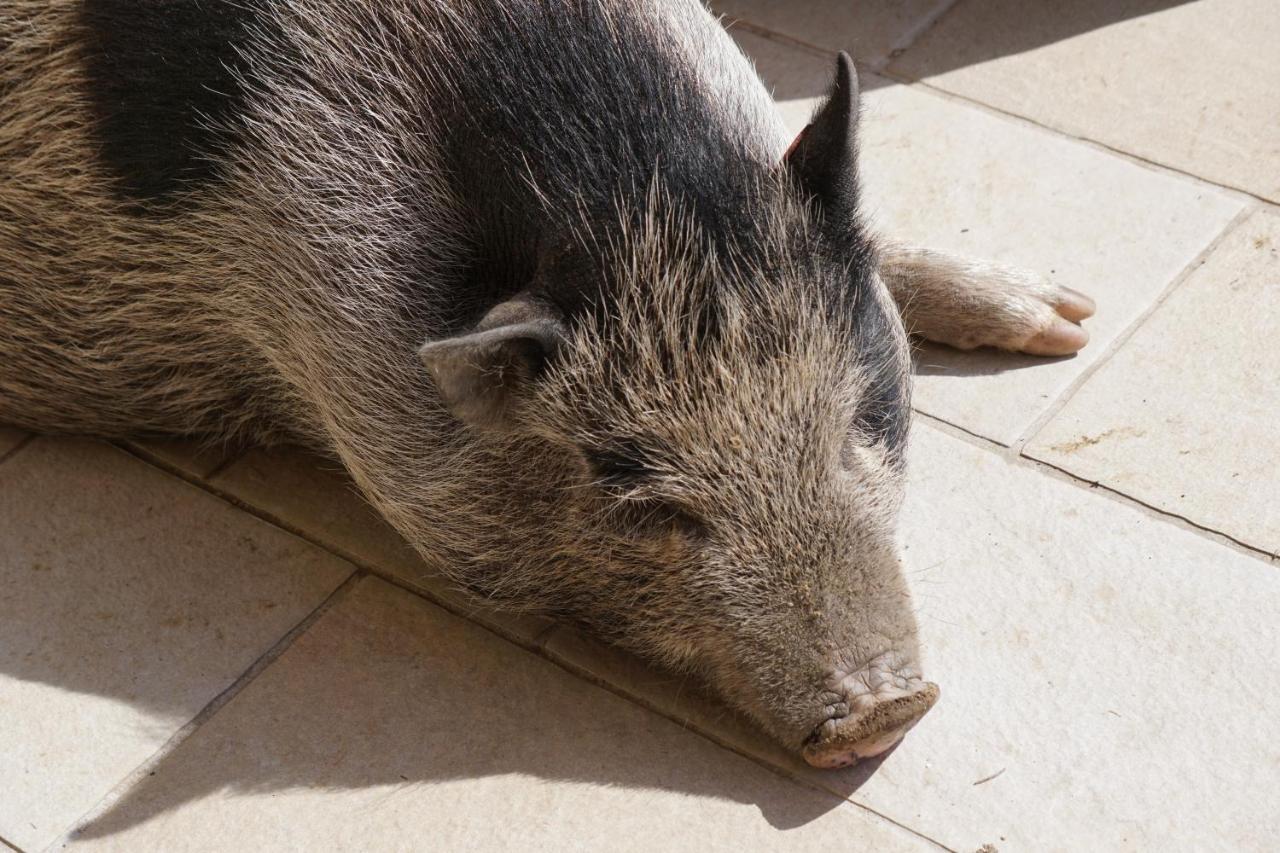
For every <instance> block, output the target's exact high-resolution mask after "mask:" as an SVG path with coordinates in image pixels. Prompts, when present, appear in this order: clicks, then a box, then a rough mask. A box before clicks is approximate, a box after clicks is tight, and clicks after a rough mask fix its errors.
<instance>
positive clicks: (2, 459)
mask: <svg viewBox="0 0 1280 853" xmlns="http://www.w3.org/2000/svg"><path fill="white" fill-rule="evenodd" d="M35 440H36V435H35V433H32V432H29V433H27V434H26V435H24V436H23V437H22V438H20V439H18V441H17V443H16V444H14V445H13V447H10V448H9V449H8V450H6V451H5V452H4V453H0V465H3V464H4V463H6V462H8V461H9V460H10V459H12V458H13V457H15V456H17V455H18V451H20V450H22V448H24V447H26V446H27V445H28V444H30V443H31V442H33V441H35ZM0 840H3V839H0ZM5 843H8V842H5Z"/></svg>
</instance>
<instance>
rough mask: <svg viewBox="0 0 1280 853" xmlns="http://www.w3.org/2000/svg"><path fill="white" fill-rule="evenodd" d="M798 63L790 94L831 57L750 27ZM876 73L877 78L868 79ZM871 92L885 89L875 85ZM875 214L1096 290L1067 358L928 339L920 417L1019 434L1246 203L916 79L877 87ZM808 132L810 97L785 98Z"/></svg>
mask: <svg viewBox="0 0 1280 853" xmlns="http://www.w3.org/2000/svg"><path fill="white" fill-rule="evenodd" d="M740 41H741V42H742V44H743V45H744V47H745V48H746V49H747V50H748V51H749V52H752V53H759V54H760V55H762V56H766V57H768V59H767V62H763V63H762V66H765V67H779V66H783V65H784V63H783V61H782V60H781V59H780V58H779V55H778V54H779V52H784V51H785V52H788V53H789V55H790V57H791V59H790V62H789V63H785V65H786V67H787V68H788V72H787V73H788V74H789V75H790V77H789V78H788V81H789V82H788V83H787V86H786V88H788V89H797V88H803V87H802V85H801V84H799V83H797V82H795V81H793V80H791V79H790V78H791V77H796V76H799V75H802V74H804V73H805V70H806V69H807V71H808V73H809V74H812V75H815V76H817V77H822V78H824V79H825V78H826V76H827V75H829V74H830V69H829V68H828V67H827V63H826V62H824V61H823V60H820V59H815V58H813V57H810V56H808V55H806V54H804V53H802V52H800V51H797V50H792V49H790V48H787V47H785V46H782V45H778V44H776V43H772V42H768V41H767V40H764V39H759V38H755V37H751V36H741V37H740ZM864 76H866V77H867V78H868V79H872V78H871V77H870V75H864ZM868 88H871V87H868ZM864 102H865V109H864V112H863V118H862V125H861V128H860V129H861V135H862V155H861V157H862V159H861V167H860V172H861V175H862V178H863V182H864V185H865V194H864V199H865V201H864V208H865V209H866V211H867V212H868V214H869V216H870V217H871V220H872V222H873V224H874V225H875V226H876V227H877V228H878V229H879V230H880V231H882V232H883V233H885V234H890V235H893V236H895V237H897V238H900V239H905V240H912V241H915V242H918V243H921V244H923V245H927V246H932V247H935V248H939V249H946V250H949V251H953V252H958V253H961V254H965V255H969V256H972V257H977V258H985V259H990V260H995V261H1000V262H1002V263H1008V264H1013V265H1016V266H1021V267H1026V268H1028V269H1031V270H1035V271H1038V272H1040V273H1042V274H1044V275H1046V276H1048V277H1049V278H1050V279H1051V280H1053V281H1055V282H1058V283H1060V284H1064V285H1067V286H1068V287H1074V288H1076V289H1077V290H1081V291H1084V292H1085V293H1088V294H1090V295H1092V296H1093V297H1095V298H1096V299H1097V302H1098V314H1097V316H1096V317H1095V318H1093V319H1091V320H1089V321H1086V325H1087V327H1088V328H1089V332H1090V335H1091V336H1092V341H1091V342H1090V344H1089V346H1088V347H1086V348H1085V349H1084V351H1083V352H1081V353H1080V354H1079V355H1078V356H1076V357H1074V358H1069V359H1056V360H1047V359H1037V358H1032V357H1030V356H1015V355H1009V354H1005V353H999V352H996V351H993V350H984V351H978V352H970V353H961V352H956V351H953V350H948V349H945V348H941V347H933V346H926V347H924V348H922V349H921V350H920V351H919V352H918V354H917V359H916V364H917V371H916V372H917V380H916V405H917V407H918V408H920V409H921V410H922V411H925V412H928V413H929V414H931V415H936V416H937V417H940V418H943V419H944V420H947V421H949V422H951V423H954V424H957V425H959V426H962V427H964V428H965V429H967V430H969V431H971V432H975V433H978V434H980V435H983V436H986V437H988V438H991V439H994V440H996V441H1000V442H1003V443H1012V442H1013V441H1014V440H1016V439H1017V438H1018V437H1019V436H1020V435H1021V434H1022V433H1023V432H1024V431H1025V430H1026V429H1027V427H1029V426H1030V425H1031V424H1032V423H1033V422H1034V421H1035V419H1036V418H1037V417H1038V416H1039V415H1040V414H1041V413H1042V412H1043V411H1044V410H1045V409H1046V408H1047V407H1048V406H1049V405H1050V404H1051V403H1052V402H1053V401H1054V400H1056V399H1057V398H1058V397H1059V396H1060V395H1061V394H1062V393H1063V392H1064V391H1065V390H1066V389H1067V387H1068V386H1069V385H1070V384H1071V382H1072V381H1073V380H1074V379H1075V378H1076V377H1078V376H1079V375H1080V373H1081V372H1082V371H1083V370H1085V369H1086V368H1087V367H1088V366H1089V365H1091V364H1093V363H1094V362H1095V361H1097V359H1098V358H1099V357H1100V356H1101V355H1102V354H1103V353H1104V351H1105V350H1106V348H1107V345H1108V344H1109V343H1110V342H1111V341H1112V339H1114V338H1115V336H1116V335H1117V334H1118V333H1120V332H1121V331H1123V330H1124V329H1125V328H1126V327H1128V326H1129V325H1131V324H1132V323H1133V321H1134V320H1136V319H1137V318H1138V317H1139V316H1140V315H1141V313H1142V312H1143V311H1144V310H1145V309H1147V308H1148V307H1149V306H1150V304H1151V303H1152V302H1153V301H1154V300H1155V299H1156V298H1157V297H1158V296H1159V294H1160V293H1161V292H1162V291H1163V290H1164V289H1165V288H1166V287H1167V286H1168V285H1169V284H1170V282H1172V281H1173V280H1174V279H1175V278H1176V276H1177V275H1178V274H1179V273H1180V272H1181V271H1182V270H1183V269H1184V268H1185V267H1186V265H1187V264H1188V263H1190V262H1191V261H1192V260H1194V258H1195V257H1196V255H1197V254H1199V253H1200V252H1201V251H1202V250H1203V249H1204V248H1205V247H1206V246H1207V245H1208V244H1209V243H1210V242H1211V241H1212V240H1213V238H1214V237H1216V236H1217V235H1218V234H1219V233H1220V232H1221V231H1222V229H1223V228H1224V227H1225V226H1226V225H1227V223H1229V222H1230V220H1231V219H1232V217H1234V216H1235V215H1236V214H1237V213H1239V211H1240V210H1241V209H1242V203H1241V202H1240V201H1238V200H1236V199H1233V198H1229V197H1227V196H1225V195H1223V194H1221V193H1219V192H1217V191H1215V190H1213V189H1211V188H1207V187H1205V186H1204V185H1202V184H1196V183H1194V182H1191V181H1188V180H1184V179H1181V178H1178V177H1174V176H1169V175H1162V174H1158V173H1156V172H1153V171H1151V170H1149V169H1146V168H1143V167H1141V166H1136V165H1133V164H1131V163H1129V162H1127V161H1125V160H1123V159H1121V158H1119V157H1116V156H1114V155H1111V154H1107V153H1105V152H1102V151H1098V150H1096V149H1094V148H1091V147H1089V146H1086V145H1082V144H1078V143H1074V142H1071V141H1070V140H1065V139H1062V138H1060V137H1057V136H1054V135H1052V134H1049V133H1047V132H1045V131H1042V130H1039V129H1037V128H1033V127H1027V126H1025V125H1023V124H1019V123H1017V122H1015V121H1012V120H1009V119H1004V118H1001V117H999V116H994V115H991V114H989V113H987V112H985V111H983V110H981V109H978V108H975V107H967V106H964V105H962V104H958V103H955V102H953V101H950V100H948V99H946V98H944V97H941V96H936V95H932V94H929V93H927V92H922V91H918V90H915V89H912V88H911V87H907V86H881V87H879V88H875V90H874V91H869V92H867V94H866V96H865V98H864ZM779 103H780V106H781V109H782V111H783V115H784V117H785V118H786V120H787V122H788V124H789V125H790V126H791V128H792V129H793V130H795V131H799V129H800V128H801V127H803V126H804V124H805V122H806V121H808V119H809V116H810V114H811V113H812V110H813V101H812V99H804V98H802V99H796V100H780V101H779Z"/></svg>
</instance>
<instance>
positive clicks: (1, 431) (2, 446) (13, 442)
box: [0, 425, 27, 456]
mask: <svg viewBox="0 0 1280 853" xmlns="http://www.w3.org/2000/svg"><path fill="white" fill-rule="evenodd" d="M26 437H27V434H26V433H25V432H23V431H22V430H20V429H15V428H14V427H10V426H4V425H0V456H4V455H5V454H6V453H8V452H9V451H10V450H13V448H15V447H17V446H18V443H19V442H21V441H22V440H23V439H24V438H26Z"/></svg>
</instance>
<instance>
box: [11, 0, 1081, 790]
mask: <svg viewBox="0 0 1280 853" xmlns="http://www.w3.org/2000/svg"><path fill="white" fill-rule="evenodd" d="M154 5H155V4H147V3H136V2H132V0H89V2H84V1H83V0H48V2H40V3H37V2H26V0H0V42H3V43H5V45H6V48H5V59H4V62H0V92H3V93H4V95H3V97H2V98H0V154H2V155H3V168H4V170H5V176H6V177H5V179H4V180H2V181H0V223H3V226H0V332H2V333H0V422H8V423H12V424H16V425H19V426H23V427H27V428H30V429H33V430H36V431H48V432H68V431H78V432H87V433H93V434H96V435H102V436H113V437H115V436H131V435H137V434H141V433H145V434H172V435H196V436H201V437H204V438H206V439H208V440H210V441H216V440H219V439H222V440H227V441H237V442H246V441H247V442H259V443H264V444H270V443H280V442H290V443H300V444H304V445H309V446H311V447H313V448H316V449H318V450H321V451H323V452H325V453H328V454H331V455H332V456H334V457H336V458H338V459H340V460H341V461H342V463H343V465H344V466H345V467H346V468H347V470H348V471H349V472H350V473H351V475H352V477H353V478H354V480H355V482H356V483H357V484H358V485H359V487H360V489H361V490H362V492H363V493H364V495H365V496H366V497H367V498H368V499H369V501H370V503H371V504H372V505H373V506H375V507H376V508H377V509H378V510H379V511H380V512H381V514H382V515H383V516H384V517H385V518H386V519H387V520H388V521H389V522H390V523H391V524H392V525H394V526H395V527H396V529H397V530H399V532H400V533H402V534H403V535H404V537H405V538H406V539H407V540H408V541H409V542H410V543H411V544H412V545H413V547H415V548H416V549H417V551H418V552H419V553H420V554H421V555H422V556H423V557H424V558H425V559H426V560H427V562H429V563H430V564H431V565H432V566H433V567H436V568H438V569H439V570H440V571H441V572H443V573H445V574H446V575H448V576H449V577H450V578H451V579H452V580H453V581H455V582H456V583H457V584H458V585H460V586H462V587H464V588H466V589H469V590H471V591H472V592H473V593H474V594H475V595H476V596H477V599H478V600H479V601H481V602H483V603H484V604H487V605H505V606H510V607H513V608H517V609H520V610H523V611H529V610H542V611H546V612H549V613H551V614H554V615H556V616H558V617H559V618H562V619H565V620H571V621H574V622H577V623H580V624H582V625H585V626H587V627H588V628H589V629H590V630H592V631H594V632H596V633H597V634H599V635H600V636H602V637H605V638H607V639H609V640H611V641H613V642H615V643H617V644H619V645H622V646H625V647H626V648H628V649H631V650H633V651H635V652H636V653H638V654H640V655H643V656H645V657H646V658H648V659H650V660H653V661H656V662H658V663H660V664H662V665H666V666H669V667H673V668H675V669H677V670H680V671H683V672H689V673H693V674H696V675H697V676H698V677H699V678H701V679H703V680H704V681H705V683H706V684H707V685H708V686H709V688H710V689H711V690H713V691H714V692H715V693H717V694H718V695H719V696H720V697H722V698H723V700H724V701H725V702H726V703H727V704H729V705H730V706H732V707H733V708H736V709H738V710H739V711H741V712H742V713H744V714H747V715H749V716H750V717H751V718H752V719H754V720H755V721H757V722H758V724H759V725H760V727H761V729H762V730H763V731H765V732H767V733H768V734H769V735H770V736H772V737H774V738H776V739H777V740H778V741H779V742H780V743H783V744H785V745H786V746H787V747H788V748H790V749H792V750H794V751H795V752H796V753H797V754H801V755H803V756H804V757H805V758H806V759H807V760H808V761H809V762H811V763H812V764H814V765H816V766H819V767H841V766H846V765H849V764H851V763H854V762H856V761H858V760H860V759H862V758H866V757H869V756H875V755H879V754H882V753H884V752H885V751H886V750H887V749H889V748H891V747H892V745H893V744H894V743H895V742H896V741H897V740H898V739H899V738H901V737H902V735H903V734H904V733H905V732H906V731H907V730H908V729H909V728H911V726H912V725H914V724H915V723H916V722H917V721H918V720H919V719H920V718H921V716H922V715H923V714H924V713H925V712H926V711H927V710H928V709H929V707H930V706H931V705H933V703H934V702H935V701H936V700H937V697H938V689H937V687H936V686H934V685H932V684H930V683H929V682H928V681H927V680H926V679H925V674H924V672H923V671H922V664H921V658H920V649H919V643H918V639H917V634H916V624H915V619H914V615H913V611H912V607H911V601H910V595H909V591H908V589H907V586H906V582H905V579H904V572H903V568H902V565H901V561H900V559H899V555H898V550H897V546H896V544H895V527H896V524H897V515H898V507H899V505H900V502H901V498H902V494H901V493H902V488H903V482H904V464H905V463H904V454H905V446H906V440H907V433H908V420H909V413H910V378H909V369H908V368H909V358H908V347H907V338H906V334H905V331H904V329H903V325H902V322H901V319H900V317H899V314H898V311H897V309H896V308H895V306H894V304H893V301H892V296H891V294H890V292H889V291H888V290H887V289H886V285H885V282H884V281H882V280H881V275H880V273H879V269H880V252H879V247H878V246H877V243H876V242H875V241H874V240H873V239H872V238H871V236H870V235H869V234H868V232H867V229H866V228H865V227H864V224H863V217H862V215H861V213H860V210H859V197H858V181H857V148H856V137H857V134H856V130H857V122H858V114H859V95H858V87H857V79H856V75H855V73H854V69H853V64H852V61H851V60H850V59H849V58H848V57H847V56H844V55H841V57H840V59H839V60H838V61H837V63H836V65H835V68H834V72H835V73H834V81H833V84H832V89H831V92H830V95H829V96H828V98H827V99H826V100H825V102H824V103H823V105H822V107H821V108H820V109H819V110H818V111H817V113H815V115H814V117H813V120H812V122H811V123H810V124H809V126H808V127H807V128H806V129H805V131H804V133H803V134H802V135H801V136H800V138H799V139H796V140H794V144H793V139H792V138H791V135H790V134H788V133H787V132H786V131H785V129H784V127H783V124H782V122H781V119H780V118H779V116H778V114H777V111H776V108H775V105H774V103H773V101H772V99H771V98H770V96H769V94H768V92H767V91H766V90H765V88H764V86H763V85H762V84H761V82H760V81H759V79H758V78H757V76H756V75H755V73H754V71H753V69H752V68H751V66H750V64H749V63H748V62H747V60H746V59H745V58H744V57H743V56H742V54H741V53H740V52H739V50H738V49H737V47H736V46H735V45H734V43H733V41H732V40H731V39H730V38H729V37H728V36H727V35H726V34H725V32H724V31H723V29H722V28H721V26H720V25H719V24H718V23H717V22H716V21H715V20H714V19H713V18H712V17H711V16H710V15H709V14H708V12H707V11H706V9H705V8H704V7H703V6H702V4H701V3H700V2H698V0H584V2H578V1H577V0H575V2H569V0H504V2H501V3H495V2H491V0H277V2H271V3H219V2H209V3H183V4H178V5H180V6H181V7H182V9H181V10H180V12H181V13H180V14H179V13H177V12H175V14H173V15H157V14H155V11H154V8H153V7H154ZM174 69H179V70H180V71H181V73H175V72H174ZM31 235H38V239H36V238H34V237H32V236H31ZM912 262H913V263H914V262H915V261H912ZM899 266H900V267H901V264H900V265H899ZM899 277H900V278H901V276H899ZM1022 337H1026V335H1023V336H1022ZM1020 339H1021V338H1019V340H1020ZM966 340H967V339H966ZM1058 343H1059V344H1061V343H1062V342H1061V341H1058ZM1067 343H1068V344H1070V343H1072V342H1071V341H1067ZM1064 345H1065V344H1064ZM1073 345H1074V344H1073Z"/></svg>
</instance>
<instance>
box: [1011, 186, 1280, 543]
mask: <svg viewBox="0 0 1280 853" xmlns="http://www.w3.org/2000/svg"><path fill="white" fill-rule="evenodd" d="M1278 362H1280V214H1277V213H1276V212H1274V211H1267V212H1259V213H1255V214H1254V215H1253V216H1251V217H1250V218H1249V219H1248V220H1246V221H1245V222H1244V223H1243V224H1241V225H1240V226H1239V227H1238V228H1236V229H1235V230H1234V231H1233V232H1232V233H1231V234H1230V235H1228V236H1227V237H1226V239H1225V240H1224V241H1223V243H1222V244H1221V245H1220V246H1219V247H1218V248H1217V249H1216V250H1215V251H1214V253H1213V254H1212V255H1210V257H1209V258H1208V260H1207V262H1206V263H1205V265H1204V266H1202V267H1200V268H1199V269H1198V270H1196V271H1195V272H1194V273H1193V274H1192V275H1191V277H1190V278H1189V279H1188V280H1187V282H1186V283H1185V284H1183V285H1182V286H1180V287H1179V288H1178V289H1177V290H1176V291H1175V292H1174V293H1173V294H1171V295H1170V297H1169V299H1168V300H1167V301H1166V302H1165V303H1164V304H1163V305H1161V306H1160V308H1159V309H1157V310H1156V312H1155V313H1154V314H1152V316H1151V317H1150V318H1149V319H1148V320H1147V321H1146V322H1145V323H1144V324H1143V325H1142V327H1141V328H1139V329H1138V331H1137V332H1136V333H1135V334H1134V336H1133V337H1132V338H1131V339H1130V340H1128V341H1127V342H1126V343H1125V345H1124V346H1123V347H1122V348H1121V349H1120V350H1119V352H1117V353H1116V354H1115V356H1114V357H1113V358H1112V359H1111V360H1110V361H1108V362H1107V364H1105V365H1104V366H1103V367H1102V368H1101V369H1100V370H1099V371H1098V373H1097V374H1095V375H1094V376H1092V377H1090V379H1089V381H1088V382H1086V383H1085V384H1084V386H1083V387H1082V388H1081V389H1080V390H1079V391H1078V392H1077V393H1076V394H1075V396H1074V397H1072V399H1071V401H1070V402H1069V403H1068V404H1067V405H1066V407H1064V408H1063V410H1062V411H1061V412H1059V413H1058V414H1057V415H1056V416H1055V417H1054V418H1053V420H1051V421H1050V422H1049V423H1048V424H1047V425H1046V426H1045V427H1044V428H1043V429H1042V430H1041V431H1040V433H1039V434H1038V435H1037V436H1036V437H1035V439H1034V440H1033V441H1032V442H1031V443H1030V445H1029V446H1028V448H1027V450H1026V453H1027V455H1029V456H1034V457H1036V458H1038V459H1043V460H1045V461H1047V462H1051V463H1053V464H1054V465H1057V466H1059V467H1061V468H1065V469H1066V470H1068V471H1070V472H1072V473H1073V474H1076V475H1078V476H1081V477H1084V478H1085V479H1088V480H1094V481H1099V482H1101V483H1104V484H1105V485H1107V486H1110V487H1112V488H1114V489H1118V490H1119V491H1121V492H1124V493H1125V494H1128V495H1132V496H1133V497H1136V498H1138V499H1140V500H1142V501H1143V502H1145V503H1149V504H1151V505H1153V506H1157V507H1160V508H1161V509H1165V510H1168V511H1170V512H1173V513H1177V514H1178V515H1181V516H1184V517H1186V518H1189V519H1190V520H1192V521H1194V522H1196V523H1197V524H1202V525H1205V526H1207V527H1211V528H1213V529H1215V530H1219V531H1222V532H1224V533H1227V534H1229V535H1231V536H1233V537H1235V538H1237V539H1239V540H1241V541H1244V542H1248V543H1249V544H1251V545H1254V546H1256V547H1258V548H1261V549H1262V550H1264V551H1268V552H1272V553H1277V552H1280V468H1277V464H1276V463H1277V460H1280V383H1277V381H1276V377H1277V375H1280V372H1278V371H1280V364H1278Z"/></svg>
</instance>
